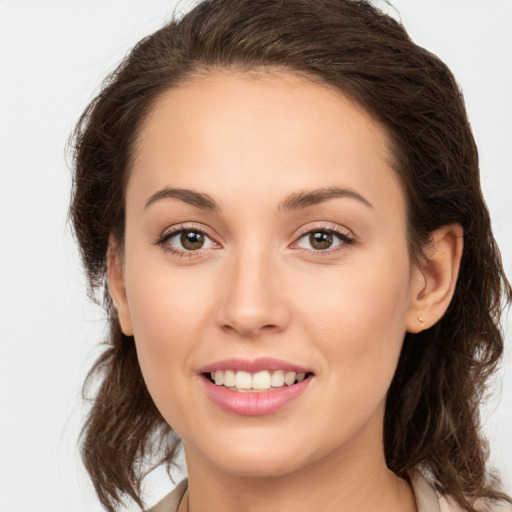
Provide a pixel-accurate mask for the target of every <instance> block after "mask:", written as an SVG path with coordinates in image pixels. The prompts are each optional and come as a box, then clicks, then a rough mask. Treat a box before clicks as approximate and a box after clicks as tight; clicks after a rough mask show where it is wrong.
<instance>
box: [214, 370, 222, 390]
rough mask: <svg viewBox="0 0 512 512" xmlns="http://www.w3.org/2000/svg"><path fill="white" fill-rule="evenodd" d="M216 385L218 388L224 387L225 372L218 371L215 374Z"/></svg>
mask: <svg viewBox="0 0 512 512" xmlns="http://www.w3.org/2000/svg"><path fill="white" fill-rule="evenodd" d="M214 380H215V384H217V386H222V384H224V372H221V371H220V370H217V371H216V372H215V379H214Z"/></svg>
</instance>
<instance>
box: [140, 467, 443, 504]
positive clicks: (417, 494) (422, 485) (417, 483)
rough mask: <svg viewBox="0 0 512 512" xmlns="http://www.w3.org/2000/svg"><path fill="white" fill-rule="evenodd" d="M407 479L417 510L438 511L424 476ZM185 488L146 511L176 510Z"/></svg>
mask: <svg viewBox="0 0 512 512" xmlns="http://www.w3.org/2000/svg"><path fill="white" fill-rule="evenodd" d="M409 480H410V484H411V489H412V492H413V494H414V499H415V501H416V510H417V512H440V511H441V509H440V508H439V499H438V496H437V493H436V491H435V489H434V488H433V487H432V485H431V484H430V483H429V482H428V481H427V480H426V479H425V477H424V476H423V475H422V474H421V473H420V472H419V471H418V470H414V471H411V472H410V473H409ZM187 488H188V478H185V479H184V480H182V481H181V482H180V483H179V484H178V485H177V486H176V487H175V488H174V489H173V490H172V491H171V492H170V493H169V494H167V496H165V497H164V498H163V499H162V500H161V501H159V502H158V503H157V504H156V505H154V506H153V507H151V508H150V509H148V511H147V512H176V511H177V510H178V508H179V506H180V503H181V501H182V499H183V497H184V496H185V493H186V491H187Z"/></svg>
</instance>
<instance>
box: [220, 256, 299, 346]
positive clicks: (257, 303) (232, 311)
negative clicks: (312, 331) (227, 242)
mask: <svg viewBox="0 0 512 512" xmlns="http://www.w3.org/2000/svg"><path fill="white" fill-rule="evenodd" d="M221 281H222V282H221V283H220V287H219V290H220V293H219V302H218V304H217V323H218V325H219V326H220V327H221V328H222V329H224V330H226V331H233V332H236V333H237V334H238V336H241V337H243V338H256V337H258V336H259V335H261V334H264V333H279V332H282V331H283V330H285V329H286V327H287V325H288V322H289V319H290V316H289V309H288V307H287V303H286V301H285V293H286V289H285V288H286V286H285V284H284V282H283V281H284V279H283V272H282V269H279V265H278V263H277V262H276V261H275V260H273V259H272V257H271V256H270V255H269V253H268V251H264V250H263V249H262V248H261V247H260V248H258V247H254V248H253V249H252V250H248V249H246V250H245V251H241V254H237V255H233V256H232V257H231V258H229V259H228V260H227V261H226V272H225V273H224V274H223V276H222V277H221Z"/></svg>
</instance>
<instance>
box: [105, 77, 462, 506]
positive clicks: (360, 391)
mask: <svg viewBox="0 0 512 512" xmlns="http://www.w3.org/2000/svg"><path fill="white" fill-rule="evenodd" d="M334 186H336V187H340V188H341V189H348V190H350V191H351V192H355V193H357V194H359V196H360V198H362V199H363V200H361V199H357V198H354V197H346V196H345V197H333V198H330V199H328V200H325V201H322V202H320V203H317V204H313V205H310V206H309V207H306V208H301V209H297V210H290V211H280V210H279V209H278V206H279V205H280V204H281V203H282V202H283V201H284V200H285V198H287V197H288V196H289V195H290V194H293V193H297V192H303V191H308V190H311V189H319V188H320V189H324V188H326V187H334ZM170 187H172V188H180V189H192V190H195V191H198V192H201V193H206V194H208V195H209V196H210V197H211V198H213V199H214V200H215V202H216V203H217V204H218V207H219V209H218V211H212V210H205V209H201V208H198V207H197V206H194V205H191V204H188V203H186V202H184V201H182V200H180V199H177V198H171V197H158V196H157V197H156V198H155V196H154V195H155V193H158V192H159V191H162V190H165V189H166V188H170ZM152 197H153V200H152V201H151V204H149V205H147V203H148V200H149V199H150V198H152ZM183 223H185V227H186V228H188V229H189V230H192V231H193V230H194V228H200V229H202V230H204V231H206V233H207V237H206V238H205V243H204V247H203V248H202V249H200V250H199V251H195V252H194V251H189V252H188V254H184V253H185V252H186V248H184V247H183V245H181V244H180V237H179V236H177V237H174V238H172V239H171V240H167V241H166V242H165V243H157V242H158V241H159V240H161V238H162V235H165V234H166V233H168V232H169V230H170V229H171V228H180V227H181V226H182V224H183ZM332 228H336V229H338V230H339V231H341V233H342V234H343V235H344V236H346V237H349V238H350V239H351V240H353V243H347V242H345V241H343V239H340V238H338V237H337V236H336V235H335V236H334V237H333V242H332V246H330V247H329V248H327V249H318V247H317V252H316V253H313V252H312V245H311V240H310V238H309V234H305V233H309V232H310V231H313V232H315V230H316V231H320V232H324V231H325V229H332ZM171 245H172V247H174V248H175V249H178V250H181V251H182V253H183V254H181V255H176V254H173V253H171V252H169V247H170V246H171ZM461 251H462V230H461V228H460V227H459V226H447V227H445V228H443V229H441V230H439V231H438V232H436V233H434V234H433V237H432V244H431V245H430V246H429V247H428V248H426V249H425V254H426V257H427V263H426V264H425V265H423V266H422V267H421V268H419V267H418V266H417V265H414V264H413V263H412V262H411V259H410V256H409V251H408V243H407V237H406V199H405V197H404V194H403V191H402V188H401V185H400V182H399V179H398V177H397V174H396V171H395V170H394V169H393V167H392V157H391V151H390V148H389V144H388V141H387V137H386V134H385V132H384V130H383V129H382V128H381V127H380V126H379V125H378V124H377V123H376V122H375V121H374V120H373V119H372V118H371V117H370V116H369V115H368V114H367V113H366V112H365V111H364V110H363V109H361V108H360V107H359V106H358V105H356V104H354V103H353V102H351V101H350V100H349V99H348V98H347V97H345V96H344V95H343V94H342V93H341V92H339V91H335V90H333V89H331V88H329V87H328V86H325V85H320V84H317V83H312V82H310V81H307V80H306V79H305V78H300V77H296V76H292V75H290V74H284V73H280V72H274V73H260V74H258V75H255V74H251V75H248V74H241V73H235V72H219V71H217V72H212V73H211V74H209V75H207V76H202V77H200V78H199V79H196V80H193V81H190V82H187V83H185V84H183V85H181V86H179V87H177V88H174V89H171V90H169V91H167V92H166V93H164V94H163V95H162V96H161V97H160V98H159V101H158V102H157V103H156V105H155V107H154V109H153V110H152V111H151V112H150V114H149V115H148V117H147V118H146V120H145V122H144V124H143V126H142V128H141V131H140V134H139V139H138V142H137V145H136V151H135V159H134V162H133V165H132V168H131V170H130V177H129V181H128V186H127V192H126V231H125V241H124V248H123V251H120V250H119V249H118V246H117V244H116V243H115V241H114V239H111V243H110V248H109V282H110V288H111V293H112V296H113V299H114V302H115V305H116V307H117V309H118V313H119V318H120V322H121V326H122V329H123V331H124V332H125V334H127V335H134V336H135V341H136V347H137V353H138V357H139V361H140V365H141V369H142V372H143V375H144V378H145V381H146V384H147V386H148V389H149V392H150V394H151V396H152V398H153V400H154V401H155V403H156V405H157V407H158V408H159V410H160V411H161V413H162V415H163V417H164V418H165V419H166V421H167V422H168V423H169V424H170V425H171V426H172V427H173V428H174V429H175V431H176V432H177V433H178V434H179V435H180V437H181V438H182V439H183V442H184V446H185V454H186V459H187V467H188V474H189V491H188V495H187V499H186V500H184V502H183V503H182V509H184V508H185V506H186V505H188V508H189V509H190V510H191V511H193V512H200V511H206V510H208V511H221V510H222V511H224V512H229V511H241V510H244V511H249V512H256V511H266V512H272V511H278V510H279V511H282V510H295V511H298V512H300V511H311V510H323V511H334V510H336V511H337V512H340V511H341V512H348V511H356V510H358V511H361V510H380V511H413V510H415V505H414V499H413V496H412V493H411V490H410V488H409V486H408V484H406V482H405V481H403V480H401V479H399V478H398V477H396V476H395V475H394V474H393V473H391V472H390V471H389V470H388V469H387V467H386V463H385V459H384V447H383V441H382V432H383V417H384V406H385V398H386V392H387V390H388V388H389V385H390V382H391V379H392V377H393V374H394V371H395V368H396V365H397V361H398V357H399V354H400V349H401V346H402V342H403V338H404V335H405V332H406V331H407V330H409V331H411V332H417V331H419V330H421V329H422V328H428V327H429V326H430V325H432V324H433V323H434V322H435V321H437V319H439V318H440V316H441V315H442V314H443V313H444V311H445V310H446V308H447V306H448V304H449V301H450V299H451V296H452V293H453V288H454V285H455V280H456V277H457V272H458V262H459V260H460V255H461ZM418 317H420V318H422V319H423V322H421V321H419V320H418ZM262 356H268V357H274V358H279V359H284V360H286V361H290V362H292V363H295V364H298V365H301V366H305V367H308V368H311V369H312V371H313V372H314V377H313V379H312V381H311V382H310V384H309V386H308V388H307V389H306V391H305V392H304V393H303V395H301V396H300V397H299V398H298V399H297V400H295V401H294V402H292V403H291V404H289V405H287V406H286V407H285V408H284V409H282V410H280V411H278V412H276V413H273V414H269V415H264V416H240V415H237V414H233V413H229V412H226V411H224V410H222V409H221V408H219V407H218V406H217V405H216V404H215V403H213V402H212V401H211V399H210V398H209V397H208V396H207V394H206V393H205V391H204V387H203V385H202V382H201V379H202V377H200V375H199V373H198V371H199V369H200V368H201V367H203V366H204V365H206V364H210V363H212V362H215V361H219V360H222V359H226V358H232V357H238V358H242V359H249V360H252V359H255V358H257V357H262Z"/></svg>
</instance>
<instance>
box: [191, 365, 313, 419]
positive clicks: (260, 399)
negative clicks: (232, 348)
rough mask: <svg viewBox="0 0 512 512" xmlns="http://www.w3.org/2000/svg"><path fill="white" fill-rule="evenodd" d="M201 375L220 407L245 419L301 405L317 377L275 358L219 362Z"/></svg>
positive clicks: (210, 394)
mask: <svg viewBox="0 0 512 512" xmlns="http://www.w3.org/2000/svg"><path fill="white" fill-rule="evenodd" d="M199 375H200V377H201V381H202V383H203V385H204V389H205V391H206V394H207V396H208V397H209V398H210V399H211V400H212V401H213V402H214V403H215V404H216V405H217V406H219V407H220V408H221V409H223V410H224V411H226V412H228V413H232V414H237V415H242V416H263V415H266V414H272V413H276V412H278V411H280V410H281V409H284V408H288V407H290V406H292V404H294V403H299V402H298V401H299V400H300V397H301V396H302V395H303V394H304V393H305V392H306V390H307V389H308V388H309V387H310V384H311V382H312V381H313V380H314V376H315V374H314V372H312V371H311V370H310V369H308V368H304V367H301V366H297V365H294V364H290V363H287V362H286V361H282V360H277V359H273V358H259V359H256V360H253V361H249V360H241V359H229V360H225V361H219V362H217V363H214V364H212V365H208V366H206V367H204V368H202V369H201V370H200V372H199Z"/></svg>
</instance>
